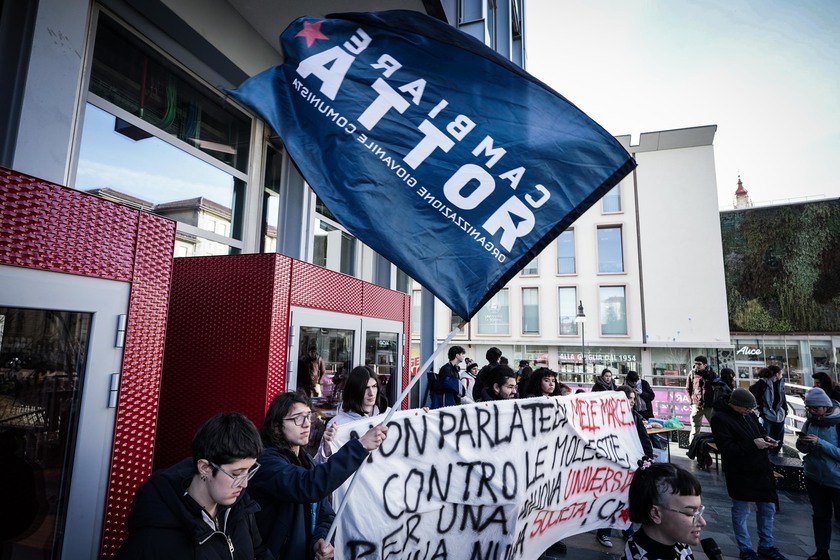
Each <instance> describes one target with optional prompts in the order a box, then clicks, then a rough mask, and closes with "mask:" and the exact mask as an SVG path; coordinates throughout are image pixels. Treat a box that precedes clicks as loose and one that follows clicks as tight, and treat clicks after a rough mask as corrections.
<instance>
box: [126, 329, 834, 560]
mask: <svg viewBox="0 0 840 560" xmlns="http://www.w3.org/2000/svg"><path fill="white" fill-rule="evenodd" d="M447 357H448V361H447V363H446V364H444V366H443V367H442V368H441V369H440V370H439V372H437V374H435V375H433V376H430V378H429V393H428V396H429V397H430V404H431V408H441V407H445V406H457V405H460V404H466V403H470V402H483V401H497V400H501V399H513V398H519V397H522V398H534V397H537V398H539V397H555V396H564V395H569V394H571V393H572V392H573V391H572V388H570V387H569V386H568V385H566V384H564V383H563V382H562V381H560V379H559V376H558V374H557V373H556V372H554V371H552V370H550V369H549V368H545V367H539V368H537V369H532V368H531V367H530V365H529V363H528V362H527V361H521V362H520V363H519V369H518V370H516V371H514V370H513V369H512V368H511V367H510V366H509V365H508V363H507V360H505V359H504V357H503V356H502V353H501V351H499V349H498V348H491V349H490V350H488V352H487V354H486V358H487V365H485V366H484V367H482V368H480V369H479V367H478V364H477V363H476V362H473V361H471V360H468V359H467V358H466V353H465V350H464V348H463V347H461V346H452V347H451V348H449V350H448V354H447ZM465 362H466V363H465ZM462 363H465V366H466V367H465V370H464V371H461V369H460V365H461V364H462ZM307 365H308V366H310V368H309V369H308V370H305V371H309V372H311V374H312V375H311V376H309V375H308V376H307V378H308V383H307V385H308V386H307V388H309V389H310V392H309V394H307V391H297V392H287V393H281V394H278V395H277V396H276V397H275V398H274V399H273V400H272V402H271V404H270V405H269V407H268V411H267V413H266V415H265V419H264V420H263V423H262V426H261V427H260V429H259V430H258V429H257V428H256V427H255V425H254V424H253V423H252V422H251V421H250V420H248V419H247V418H245V417H244V416H242V415H241V414H238V413H222V414H217V415H216V416H213V417H212V418H210V419H208V420H207V421H205V422H204V423H203V424H202V426H201V427H200V428H199V429H198V431H197V433H196V434H195V437H194V439H193V445H192V457H191V458H188V459H185V460H183V461H182V462H180V463H178V464H176V465H174V466H173V467H170V468H168V469H165V470H162V471H159V472H156V473H154V474H153V475H152V476H151V477H150V478H149V479H148V480H147V481H146V482H145V483H144V484H143V485H142V486H141V487H140V488H139V489H138V490H137V492H136V494H135V498H134V502H133V505H132V508H131V512H130V514H129V517H128V520H127V528H128V538H127V539H126V541H125V542H124V543H123V545H122V547H121V548H120V549H119V551H118V552H117V556H116V558H117V559H135V558H136V559H140V558H182V557H189V558H234V559H245V558H247V559H253V558H258V559H268V558H271V559H276V558H296V559H297V558H300V559H304V560H305V559H313V560H328V559H330V558H333V557H334V555H335V551H334V550H333V547H332V544H331V543H330V542H328V540H327V536H328V535H327V534H328V530H329V528H330V526H331V524H332V523H333V520H334V519H335V512H334V511H333V508H332V505H331V501H330V496H331V494H332V492H333V491H334V490H336V489H337V488H338V487H339V486H341V485H342V484H343V483H344V482H345V481H346V480H348V479H349V478H350V477H351V476H352V475H353V473H354V472H355V471H356V470H357V469H358V468H359V467H360V465H361V464H362V463H363V462H364V460H365V459H366V458H367V456H368V455H369V453H371V452H372V451H374V450H376V449H377V448H378V447H379V446H380V445H381V444H382V442H383V441H384V439H385V438H386V437H387V432H388V429H387V427H386V426H385V425H384V424H380V425H377V426H374V427H372V428H370V429H369V430H367V431H366V432H365V433H364V434H358V435H357V434H353V436H354V437H352V438H351V439H349V441H348V443H347V444H345V445H343V446H341V447H340V448H339V449H338V450H337V451H335V452H333V451H332V446H331V445H330V444H331V442H332V441H333V439H334V438H335V436H336V433H337V430H338V429H339V427H340V426H341V425H342V424H345V423H347V422H352V421H355V420H359V419H361V418H365V417H374V416H377V415H378V414H380V412H382V411H381V410H380V408H379V403H380V401H379V397H380V389H381V388H380V386H379V379H378V377H377V376H376V375H375V374H374V373H373V372H372V371H371V370H370V368H368V367H364V366H359V367H356V368H354V369H353V370H352V371H350V373H349V374H346V375H345V376H344V379H343V380H342V381H343V393H342V401H341V406H340V407H339V409H338V411H337V414H336V416H335V417H334V418H333V419H332V420H331V421H330V422H329V423H328V424H327V426H326V429H325V430H324V432H323V436H322V438H321V441H320V444H319V445H317V447H316V448H315V449H317V452H313V455H310V453H308V452H307V446H308V445H310V444H311V441H310V440H311V436H312V426H313V420H314V413H313V410H312V406H311V403H310V395H311V391H312V389H313V388H314V387H315V385H317V383H316V379H317V376H320V367H319V366H318V361H317V355H316V356H314V357H312V359H311V360H310V362H309V363H308V364H307ZM759 378H760V379H759V381H758V382H757V383H755V384H754V385H752V386H750V387H749V389H744V388H740V387H736V383H735V373H734V372H733V371H732V370H730V369H726V368H724V369H723V370H721V372H720V375H717V374H716V373H715V372H714V370H713V369H712V368H711V367H710V366H709V364H708V360H707V359H706V358H705V357H704V356H697V357H696V358H695V360H694V367H693V368H692V372H691V374H690V375H689V377H688V379H687V383H686V392H687V395H688V397H689V399H690V402H691V431H692V433H694V434H695V438H700V437H701V435H704V436H708V437H711V438H713V441H714V444H715V445H716V447H717V449H718V450H719V452H720V455H721V458H722V464H723V472H724V476H725V480H726V487H727V491H728V494H729V496H730V498H731V500H732V506H731V518H732V528H733V532H734V537H735V541H736V543H737V545H738V549H739V553H740V558H742V559H744V560H757V559H758V558H764V559H765V560H786V558H785V556H784V555H783V554H782V553H781V552H780V551H779V550H778V549H777V548H776V547H775V544H774V538H773V525H774V516H775V512H776V509H777V507H778V495H777V492H776V482H775V480H774V474H773V470H772V466H771V462H770V456H771V454H773V453H778V452H779V449H780V448H781V445H782V442H783V438H784V421H785V415H786V414H787V409H788V407H787V403H786V399H785V392H784V379H783V378H782V375H781V370H780V369H779V368H777V367H775V366H769V367H767V368H764V369H762V370H761V372H760V373H759ZM814 378H815V382H816V385H817V386H816V387H814V388H813V389H811V390H809V391H808V393H807V394H806V396H805V405H806V412H807V421H806V422H805V424H804V425H803V426H802V430H801V432H799V433H798V437H797V439H796V443H795V445H796V448H797V449H798V450H799V451H800V452H801V453H803V454H804V455H805V459H804V465H805V467H804V472H805V481H806V487H807V492H808V497H809V500H810V502H811V504H812V507H813V531H814V541H815V544H816V549H817V550H816V552H815V554H814V555H812V556H811V557H810V558H809V559H808V560H828V559H829V543H830V538H831V518H832V512H834V516H836V517H838V518H839V519H840V401H838V399H837V397H838V396H840V395H838V393H840V388H838V387H837V386H835V385H834V384H833V382H832V380H831V378H830V377H828V376H825V379H822V378H818V376H817V375H815V376H814ZM583 390H584V389H578V390H577V392H582V391H583ZM590 391H592V392H598V391H620V392H622V393H623V394H624V396H625V397H626V398H627V400H628V402H629V404H630V408H631V410H632V414H633V419H634V423H635V426H636V433H637V434H638V438H639V443H640V445H641V447H642V449H643V451H644V457H643V459H642V460H641V461H640V463H639V468H638V470H637V471H636V473H635V476H634V477H633V480H632V483H631V485H630V488H629V516H630V520H631V521H632V522H633V523H636V524H639V525H638V528H637V529H636V530H633V529H632V527H631V528H629V529H626V530H625V531H624V532H623V536H624V538H625V541H626V544H625V548H624V554H623V556H622V558H623V559H628V560H631V559H632V560H653V559H664V560H671V559H673V560H692V559H693V553H692V551H691V546H696V545H697V544H698V543H699V541H700V534H701V531H702V529H703V527H704V526H705V525H706V521H705V519H704V518H703V511H704V507H703V505H702V503H701V487H700V483H699V481H698V480H697V478H696V477H695V476H694V475H692V474H691V473H690V472H688V471H686V470H684V469H681V468H679V467H677V466H675V465H672V464H670V463H661V462H654V459H653V457H654V446H655V439H654V440H653V441H652V440H651V438H650V437H649V436H648V432H647V429H646V423H647V421H648V420H649V419H651V418H653V417H654V416H655V413H654V406H653V402H654V400H655V398H656V396H655V394H654V392H653V390H652V389H651V387H650V385H649V384H648V382H647V381H645V380H643V379H641V378H640V376H639V374H638V373H637V372H635V371H629V372H627V373H626V375H625V378H624V384H623V385H618V384H617V383H616V379H615V378H614V375H613V372H612V371H611V370H610V369H608V368H605V369H603V370H602V371H601V373H600V374H598V375H597V376H596V379H595V383H594V384H593V385H592V387H591V388H590ZM704 418H706V419H708V422H709V424H710V426H711V434H708V433H705V432H701V428H700V426H701V423H702V421H703V419H704ZM751 507H753V508H754V509H755V512H756V522H757V528H758V547H757V548H754V547H753V545H752V541H751V538H750V534H749V531H748V529H747V519H748V517H749V514H750V509H751ZM595 537H596V539H597V541H598V542H599V543H600V544H601V545H603V546H605V547H612V541H611V539H610V529H608V528H603V529H598V530H597V531H596V535H595ZM551 550H552V551H554V552H559V553H563V552H565V551H566V545H565V544H564V543H563V542H562V541H558V542H556V543H555V544H554V545H553V546H552V547H551Z"/></svg>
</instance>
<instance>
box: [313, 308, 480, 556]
mask: <svg viewBox="0 0 840 560" xmlns="http://www.w3.org/2000/svg"><path fill="white" fill-rule="evenodd" d="M465 324H466V323H465V322H464V323H461V324H459V325H458V326H457V327H455V328H454V329H452V332H451V333H449V335H448V336H447V337H446V338H445V339H444V340H443V342H441V343H440V344H439V345H438V347H437V348H435V351H434V352H432V355H431V356H429V357H428V358H426V361H425V362H423V365H422V366H420V369H419V370H418V371H417V375H415V376H414V379H412V380H411V381H409V383H408V385H407V386H406V388H405V389H403V392H402V394H401V395H400V396H399V398H398V399H397V400H396V401H395V403H394V406H397V405H399V404H401V403H402V402H403V401H404V400H405V398H406V397H407V396H408V393H409V392H410V391H411V388H412V387H414V384H415V383H417V381H419V379H420V378H421V377H423V375H424V373H425V371H426V369H427V368H428V367H429V366H430V365H432V362H434V361H435V358H436V357H437V355H438V354H440V351H441V350H443V348H444V346H446V345H447V344H449V343H450V342H451V341H452V338H453V337H454V336H455V333H457V332H458V330H459V329H461V328H462V327H463V326H464V325H465ZM394 406H389V407H388V409H387V410H386V411H385V418H384V419H383V420H382V424H385V425H387V424H388V421H390V420H391V417H392V416H393V415H394V412H396V409H395V408H394ZM370 453H371V452H370V451H368V456H370ZM365 463H367V457H366V458H365V460H364V461H362V464H361V465H359V468H358V469H356V472H354V473H353V478H351V479H350V486H348V487H347V491H346V492H345V493H344V499H343V500H341V503H340V504H338V509H337V510H336V512H335V519H333V522H332V525H330V530H329V532H328V533H327V538H326V541H327V542H328V543H331V542H332V539H333V536H334V535H335V529H336V526H337V525H338V519H339V518H340V517H341V514H342V512H343V511H344V508H346V507H347V496H349V495H350V492H352V491H353V486H354V485H355V484H356V479H357V478H358V477H357V476H356V475H358V474H359V472H360V471H361V470H362V468H363V467H364V466H365Z"/></svg>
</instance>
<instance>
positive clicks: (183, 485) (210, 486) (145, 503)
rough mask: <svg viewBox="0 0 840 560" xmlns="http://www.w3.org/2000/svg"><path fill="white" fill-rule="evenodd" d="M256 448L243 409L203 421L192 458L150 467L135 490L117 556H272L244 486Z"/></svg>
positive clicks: (246, 559) (240, 559) (123, 559)
mask: <svg viewBox="0 0 840 560" xmlns="http://www.w3.org/2000/svg"><path fill="white" fill-rule="evenodd" d="M262 451H263V445H262V442H261V441H260V436H259V433H257V428H256V427H255V426H254V424H253V423H252V422H251V421H250V420H248V419H247V418H245V417H244V416H242V415H241V414H237V413H235V412H231V413H223V414H217V415H216V416H213V417H212V418H210V419H209V420H207V421H206V422H204V424H202V425H201V427H200V428H199V429H198V432H196V434H195V437H194V438H193V442H192V458H189V459H185V460H183V461H182V462H180V463H178V464H177V465H175V466H174V467H171V468H169V469H166V470H163V471H158V472H156V473H154V474H153V475H152V476H151V477H150V478H149V480H147V481H146V482H145V483H144V484H143V485H142V486H140V488H139V489H138V490H137V493H136V494H135V495H134V503H133V504H132V506H131V513H129V515H128V521H127V523H126V525H127V527H128V539H127V540H126V541H125V542H124V543H123V545H122V546H121V547H120V549H119V550H118V551H117V555H116V558H117V559H118V560H129V559H138V560H139V559H146V558H172V559H173V560H174V559H176V558H196V559H214V558H232V559H234V560H252V559H254V558H258V559H269V558H271V556H269V553H268V551H267V550H266V549H265V548H264V547H263V546H262V543H261V539H260V534H259V531H258V530H257V526H256V522H255V521H254V513H255V512H256V511H257V510H258V509H259V508H258V507H257V505H256V503H255V502H254V501H253V500H252V499H250V498H249V497H248V495H247V494H245V489H246V488H247V487H248V481H249V480H250V479H251V477H252V476H253V475H254V473H255V472H257V470H258V469H259V467H260V465H259V464H258V463H257V457H259V456H260V454H261V453H262Z"/></svg>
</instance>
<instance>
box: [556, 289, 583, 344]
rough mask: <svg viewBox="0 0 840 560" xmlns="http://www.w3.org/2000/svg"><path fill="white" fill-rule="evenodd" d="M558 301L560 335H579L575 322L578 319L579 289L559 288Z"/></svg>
mask: <svg viewBox="0 0 840 560" xmlns="http://www.w3.org/2000/svg"><path fill="white" fill-rule="evenodd" d="M558 290H559V291H558V297H557V299H558V301H559V302H560V313H559V315H560V334H561V335H577V334H578V324H577V322H575V318H576V317H577V295H576V292H577V289H576V288H566V287H563V288H558Z"/></svg>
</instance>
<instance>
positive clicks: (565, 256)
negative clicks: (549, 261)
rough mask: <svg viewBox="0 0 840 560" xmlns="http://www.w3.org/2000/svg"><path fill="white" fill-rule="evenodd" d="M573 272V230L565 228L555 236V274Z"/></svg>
mask: <svg viewBox="0 0 840 560" xmlns="http://www.w3.org/2000/svg"><path fill="white" fill-rule="evenodd" d="M574 273H575V231H574V230H573V229H567V230H566V231H564V232H563V233H561V234H560V236H559V237H558V238H557V274H574Z"/></svg>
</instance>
